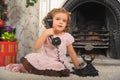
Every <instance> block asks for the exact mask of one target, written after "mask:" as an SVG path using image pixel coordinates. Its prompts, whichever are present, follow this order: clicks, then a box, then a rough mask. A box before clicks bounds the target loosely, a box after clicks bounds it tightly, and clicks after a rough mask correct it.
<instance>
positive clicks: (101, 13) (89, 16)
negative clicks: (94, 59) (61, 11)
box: [63, 0, 120, 58]
mask: <svg viewBox="0 0 120 80" xmlns="http://www.w3.org/2000/svg"><path fill="white" fill-rule="evenodd" d="M105 1H106V0H101V1H98V0H92V1H91V0H88V1H87V0H86V1H84V0H71V1H70V0H68V1H67V2H66V3H65V4H64V6H63V7H64V8H66V9H67V10H68V11H70V12H71V31H70V33H71V34H72V35H73V36H74V38H75V42H74V43H73V46H74V48H75V50H76V52H77V54H80V55H81V54H95V55H98V54H100V55H104V56H107V57H109V56H110V57H113V58H117V56H118V55H119V54H118V50H119V49H118V48H117V47H120V45H119V44H118V43H117V41H118V42H119V41H120V38H119V37H118V36H119V35H116V34H117V29H119V28H118V27H119V18H118V19H117V16H116V14H117V13H118V14H120V11H118V10H117V11H114V9H115V8H116V7H114V6H113V5H114V4H112V6H109V5H110V4H109V3H112V2H109V1H108V2H105ZM115 2H116V1H115ZM69 4H70V5H71V6H70V5H69ZM108 4H109V5H108ZM115 5H116V4H115ZM118 5H119V4H117V8H118ZM118 32H119V31H118ZM115 36H117V39H118V40H117V41H115V40H116V38H115ZM116 44H117V45H116ZM116 46H117V47H116ZM116 50H117V51H116ZM113 52H114V53H113ZM119 56H120V55H119Z"/></svg>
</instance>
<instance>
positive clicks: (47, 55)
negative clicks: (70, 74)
mask: <svg viewBox="0 0 120 80" xmlns="http://www.w3.org/2000/svg"><path fill="white" fill-rule="evenodd" d="M53 37H59V38H60V39H61V44H60V45H59V46H58V49H57V48H56V47H55V46H53V45H52V44H51V42H50V40H49V39H47V40H46V42H45V44H44V46H43V49H42V50H41V51H40V53H30V54H28V55H26V56H25V57H24V58H26V59H27V61H28V62H29V63H30V64H31V65H32V66H34V67H35V68H36V69H38V70H46V69H47V70H55V71H61V70H64V69H66V68H68V63H69V61H68V58H67V56H66V54H67V46H68V45H70V44H72V43H73V42H74V38H73V37H72V35H71V34H69V33H67V32H66V33H65V34H64V35H62V36H53Z"/></svg>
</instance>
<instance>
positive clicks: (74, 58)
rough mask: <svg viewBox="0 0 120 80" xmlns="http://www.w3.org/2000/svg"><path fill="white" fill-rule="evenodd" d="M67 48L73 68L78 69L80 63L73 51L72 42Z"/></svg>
mask: <svg viewBox="0 0 120 80" xmlns="http://www.w3.org/2000/svg"><path fill="white" fill-rule="evenodd" d="M67 49H68V53H69V56H70V57H71V60H72V62H73V64H74V66H75V68H76V69H78V68H79V64H80V63H79V61H78V57H77V55H76V52H75V50H74V48H73V46H72V44H70V45H68V46H67Z"/></svg>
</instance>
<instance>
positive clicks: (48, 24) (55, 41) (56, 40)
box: [45, 18, 61, 47]
mask: <svg viewBox="0 0 120 80" xmlns="http://www.w3.org/2000/svg"><path fill="white" fill-rule="evenodd" d="M52 23H53V19H52V18H47V19H46V21H45V24H46V28H50V27H51V26H52ZM50 39H51V41H52V44H53V45H54V46H56V47H57V46H59V45H60V44H61V39H60V38H59V37H55V38H53V36H52V35H51V36H50Z"/></svg>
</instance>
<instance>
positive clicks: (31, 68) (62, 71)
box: [6, 8, 80, 76]
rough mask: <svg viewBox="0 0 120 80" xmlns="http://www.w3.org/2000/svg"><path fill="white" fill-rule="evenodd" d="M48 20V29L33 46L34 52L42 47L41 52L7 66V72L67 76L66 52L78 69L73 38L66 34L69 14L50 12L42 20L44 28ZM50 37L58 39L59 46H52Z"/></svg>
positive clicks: (56, 9)
mask: <svg viewBox="0 0 120 80" xmlns="http://www.w3.org/2000/svg"><path fill="white" fill-rule="evenodd" d="M48 18H51V19H52V24H51V26H50V28H48V29H46V30H45V31H44V32H43V33H42V35H41V36H40V37H39V38H38V39H37V40H36V42H35V44H34V49H35V50H38V49H40V48H41V47H42V46H43V49H42V50H41V52H40V53H31V54H28V55H26V56H25V57H23V58H21V64H9V65H7V66H6V69H7V70H10V71H14V72H27V73H33V74H39V75H48V76H69V74H70V69H69V67H68V63H69V61H68V58H67V56H66V54H67V52H68V54H69V56H70V58H71V60H72V62H73V64H74V67H75V68H76V69H77V68H79V66H80V63H79V61H78V59H77V55H76V53H75V51H74V49H73V46H72V43H73V42H74V38H73V37H72V35H71V34H69V33H68V31H69V28H70V14H69V12H68V11H66V10H65V9H63V8H55V9H53V10H51V11H50V12H49V13H48V14H47V16H45V18H44V19H43V23H44V25H45V26H47V25H46V20H47V19H48ZM50 36H52V37H53V38H56V37H57V38H59V39H60V40H61V42H60V44H59V45H57V46H56V45H53V44H52V42H51V41H52V40H51V39H50Z"/></svg>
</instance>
